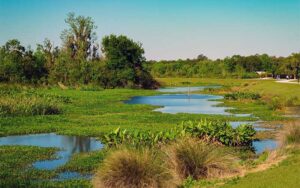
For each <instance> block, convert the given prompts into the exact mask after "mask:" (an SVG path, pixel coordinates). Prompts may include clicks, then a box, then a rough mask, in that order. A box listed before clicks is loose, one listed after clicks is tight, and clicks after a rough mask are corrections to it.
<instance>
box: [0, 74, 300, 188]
mask: <svg viewBox="0 0 300 188" xmlns="http://www.w3.org/2000/svg"><path fill="white" fill-rule="evenodd" d="M158 80H159V81H160V82H161V84H162V86H180V85H222V86H224V87H223V89H220V90H216V91H211V93H214V94H224V93H226V92H232V91H251V92H256V93H259V94H261V95H262V101H260V102H257V101H243V102H240V101H227V100H224V102H225V103H224V105H226V106H231V107H235V109H234V110H232V111H233V112H237V113H252V114H254V115H255V116H256V117H258V118H259V119H261V120H265V121H272V120H286V119H287V118H286V117H283V116H282V114H283V111H282V110H277V111H274V110H272V109H270V108H269V106H268V102H269V101H268V100H269V99H270V98H273V97H275V96H277V97H278V98H279V99H280V100H284V101H286V100H289V99H293V103H294V104H293V105H299V104H300V102H299V98H300V96H299V93H300V86H299V85H296V84H295V85H294V84H282V83H275V82H274V81H270V80H237V79H196V78H161V79H158ZM3 87H4V86H3ZM34 90H35V91H36V92H37V93H39V94H47V95H58V96H62V97H67V98H69V99H70V102H69V103H63V102H61V103H60V107H61V110H62V113H60V114H56V115H34V116H31V115H26V116H2V117H0V136H6V135H16V134H30V133H46V132H57V133H59V134H68V135H81V136H100V135H101V134H103V133H106V132H108V131H111V130H114V129H116V128H117V127H122V128H126V129H128V130H133V129H140V130H155V131H156V130H157V131H159V130H165V129H169V128H171V127H174V126H175V125H177V124H180V123H181V122H182V121H186V120H200V119H204V118H206V119H208V120H223V121H235V120H236V121H238V120H239V121H245V120H256V118H252V117H235V116H222V115H196V114H176V115H174V114H163V113H160V112H154V111H153V109H155V108H156V107H153V106H149V105H130V104H124V101H125V100H127V99H129V98H130V97H133V96H142V95H155V94H158V92H156V91H151V90H135V89H108V90H92V89H91V90H89V89H85V90H80V89H66V90H62V89H60V88H50V89H49V88H36V89H34ZM204 92H209V91H204ZM298 97H299V98H298ZM264 100H265V101H264ZM0 153H2V154H3V155H1V157H0V158H1V162H0V167H1V169H6V170H5V171H2V172H1V174H0V178H6V181H13V180H14V178H13V177H15V176H18V174H23V175H24V176H23V177H24V178H19V179H16V182H15V183H16V184H22V183H23V184H24V185H36V184H35V183H36V182H31V181H29V180H32V179H39V178H41V177H42V178H43V179H51V178H52V177H54V176H55V175H57V174H58V173H59V172H61V171H76V172H81V173H93V172H94V171H95V169H96V168H97V167H98V166H99V164H100V163H101V161H102V159H103V154H102V153H101V152H91V153H87V154H79V155H76V156H74V158H73V159H72V160H71V161H70V162H69V163H68V164H66V165H65V166H63V167H61V168H60V169H57V170H55V171H40V170H34V169H33V168H30V164H31V163H32V162H34V161H37V160H41V159H45V157H46V156H48V157H49V156H50V157H55V156H53V148H49V149H45V148H37V147H25V146H20V147H17V148H15V147H6V146H0ZM4 153H5V154H4ZM7 153H11V154H10V155H8V154H7ZM16 156H23V157H24V158H25V159H26V160H21V159H20V160H10V159H12V158H16ZM29 158H30V160H28V159H29ZM299 158H300V157H299V152H294V153H293V154H292V155H291V157H290V158H288V159H287V160H285V161H284V162H283V163H281V164H280V166H279V167H274V168H272V169H269V170H267V171H264V172H259V173H254V174H250V175H247V176H246V177H244V178H240V179H235V180H232V181H230V182H228V183H227V184H226V185H225V187H231V186H233V187H250V185H252V183H253V182H255V184H253V185H255V186H254V187H276V186H277V187H282V186H281V185H289V187H293V186H295V185H297V182H298V181H299V178H298V176H296V175H295V174H299V169H300V167H299V164H300V160H299ZM12 166H19V168H18V169H14V170H10V169H12ZM26 169H30V170H29V171H26ZM280 174H290V175H289V177H290V179H287V180H283V179H280V178H283V177H280V178H277V177H278V176H280ZM264 177H265V178H264ZM279 181H280V182H281V183H282V184H279V183H278V182H279ZM276 182H277V183H276ZM285 182H288V183H290V184H285ZM6 183H7V182H6ZM0 185H1V184H0ZM4 185H5V184H4ZM40 185H49V186H58V185H70V186H72V185H77V186H80V185H81V186H91V184H90V182H89V181H88V180H78V181H65V182H50V181H46V182H42V184H40ZM208 185H209V183H208ZM269 185H271V186H269ZM214 186H215V185H214Z"/></svg>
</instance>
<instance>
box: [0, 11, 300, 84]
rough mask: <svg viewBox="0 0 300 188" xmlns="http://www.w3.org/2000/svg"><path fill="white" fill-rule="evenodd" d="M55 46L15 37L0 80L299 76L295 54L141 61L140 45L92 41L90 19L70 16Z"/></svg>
mask: <svg viewBox="0 0 300 188" xmlns="http://www.w3.org/2000/svg"><path fill="white" fill-rule="evenodd" d="M65 22H66V24H67V26H68V27H67V29H65V30H64V31H62V33H61V40H62V45H61V46H60V47H58V46H54V45H53V43H52V42H51V41H50V40H49V39H45V40H44V42H43V43H42V44H38V45H37V47H36V49H35V50H32V49H31V48H30V47H27V48H26V47H24V46H22V44H21V43H20V41H18V40H17V39H12V40H9V41H7V42H6V43H5V44H4V45H3V46H2V47H0V82H19V83H20V82H21V83H35V84H36V83H37V84H57V83H62V84H65V85H81V84H96V85H99V86H101V87H104V88H115V87H135V88H155V87H157V86H158V83H157V82H156V81H155V80H154V79H153V77H219V78H227V77H231V78H232V77H234V78H253V77H257V76H258V75H257V73H256V71H265V72H266V74H270V75H271V76H273V77H275V76H276V75H290V76H291V77H294V78H295V77H297V76H298V77H299V72H300V71H299V66H300V53H293V54H291V55H290V56H288V57H273V56H269V55H267V54H263V55H251V56H240V55H234V56H232V57H226V58H224V59H217V60H210V59H209V58H207V57H206V56H205V55H203V54H201V55H199V56H198V57H197V58H195V59H186V60H174V61H146V58H145V57H144V53H145V51H144V49H143V47H142V44H141V43H138V42H135V41H133V40H132V39H129V38H128V37H126V36H123V35H120V36H116V35H109V36H105V37H104V38H103V39H102V43H101V48H100V45H99V44H98V43H97V42H96V41H97V35H96V33H95V29H96V26H95V23H94V21H93V20H92V18H91V17H84V16H76V15H75V14H74V13H69V14H68V16H67V18H66V19H65Z"/></svg>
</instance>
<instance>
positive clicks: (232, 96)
mask: <svg viewBox="0 0 300 188" xmlns="http://www.w3.org/2000/svg"><path fill="white" fill-rule="evenodd" d="M224 98H225V99H229V100H241V99H251V100H258V99H260V98H261V96H260V95H259V94H258V93H249V92H234V93H227V94H225V96H224Z"/></svg>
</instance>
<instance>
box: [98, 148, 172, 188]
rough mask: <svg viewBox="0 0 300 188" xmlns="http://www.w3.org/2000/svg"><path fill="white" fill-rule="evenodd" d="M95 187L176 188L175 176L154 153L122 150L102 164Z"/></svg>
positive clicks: (145, 150) (114, 153)
mask: <svg viewBox="0 0 300 188" xmlns="http://www.w3.org/2000/svg"><path fill="white" fill-rule="evenodd" d="M93 185H94V187H105V188H115V187H122V188H141V187H157V188H159V187H176V178H174V174H173V173H172V172H171V171H170V170H168V168H166V166H165V164H164V163H163V161H162V160H160V159H159V157H158V156H157V154H155V153H154V152H153V151H150V150H147V149H144V150H132V149H121V150H117V151H114V152H112V153H111V154H110V155H109V156H108V157H107V158H106V159H105V160H104V161H103V163H102V165H101V167H100V170H99V172H98V173H97V174H96V176H95V178H94V180H93Z"/></svg>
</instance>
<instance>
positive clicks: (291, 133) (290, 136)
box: [279, 120, 300, 146]
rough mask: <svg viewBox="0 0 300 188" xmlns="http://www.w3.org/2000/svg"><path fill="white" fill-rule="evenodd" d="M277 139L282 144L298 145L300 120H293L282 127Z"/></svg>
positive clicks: (299, 141)
mask: <svg viewBox="0 0 300 188" xmlns="http://www.w3.org/2000/svg"><path fill="white" fill-rule="evenodd" d="M279 140H280V143H281V145H282V146H288V145H294V146H299V145H300V121H299V120H298V121H293V122H290V123H289V124H287V125H285V126H284V127H283V130H282V131H281V132H280V133H279Z"/></svg>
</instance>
